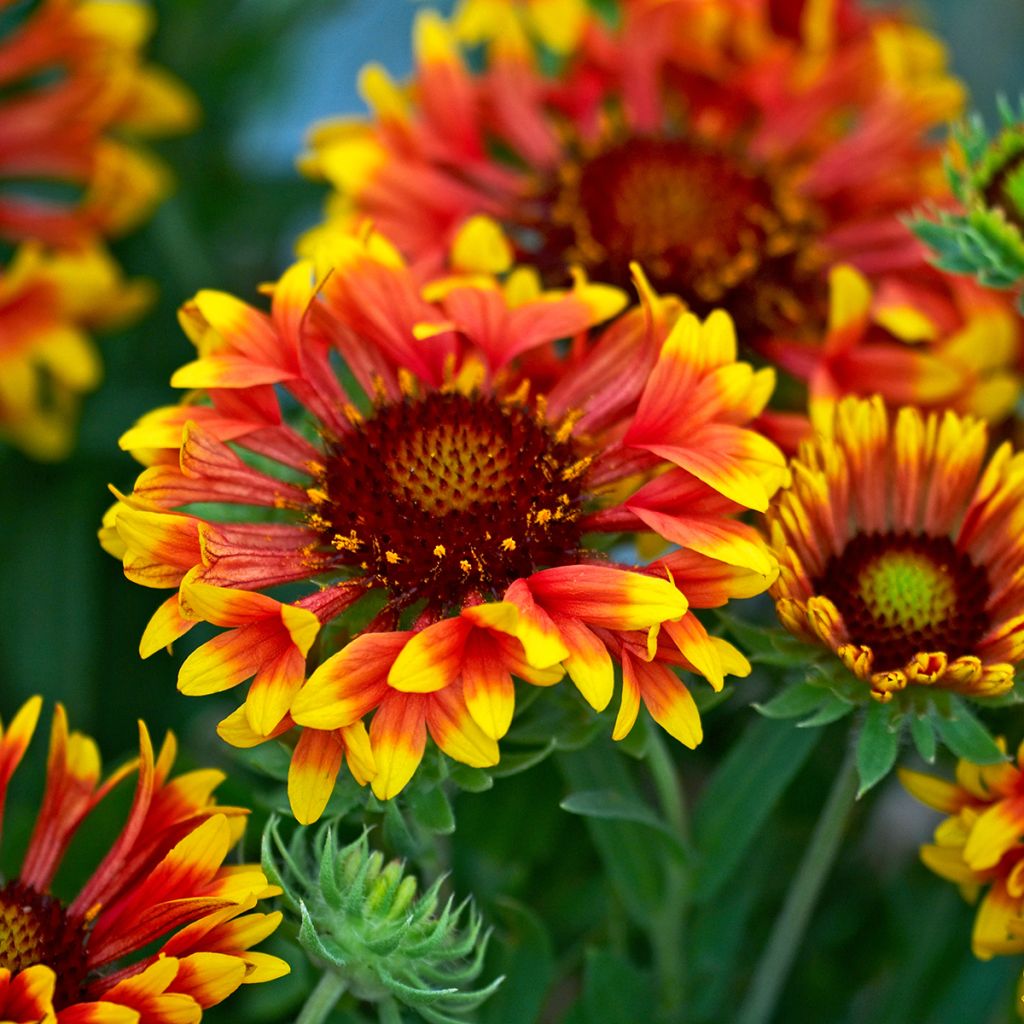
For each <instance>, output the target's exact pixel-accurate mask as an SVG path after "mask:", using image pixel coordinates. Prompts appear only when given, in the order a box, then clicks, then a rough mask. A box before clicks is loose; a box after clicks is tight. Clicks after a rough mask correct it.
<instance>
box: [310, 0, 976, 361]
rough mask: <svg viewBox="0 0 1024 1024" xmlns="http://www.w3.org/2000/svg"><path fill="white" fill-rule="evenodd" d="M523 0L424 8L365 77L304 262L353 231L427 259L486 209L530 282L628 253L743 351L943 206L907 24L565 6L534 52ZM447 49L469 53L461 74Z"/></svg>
mask: <svg viewBox="0 0 1024 1024" xmlns="http://www.w3.org/2000/svg"><path fill="white" fill-rule="evenodd" d="M540 7H542V5H540V4H537V5H534V4H530V3H525V2H522V0H519V2H516V0H504V2H500V0H469V3H468V4H466V5H465V6H464V7H463V9H462V10H461V12H460V14H459V15H458V16H457V17H456V19H455V21H454V22H453V24H448V23H446V22H445V21H443V20H442V19H441V18H439V17H438V16H437V15H435V14H432V13H425V14H423V15H422V16H421V17H420V19H419V21H418V23H417V28H416V57H417V69H416V73H415V75H414V77H413V79H412V81H411V82H410V83H409V84H408V85H407V86H406V85H398V84H396V83H394V82H392V81H391V80H390V79H389V78H388V77H387V75H386V73H385V72H384V71H383V70H382V69H381V68H379V67H376V66H371V67H369V68H367V69H366V70H365V72H364V75H363V79H362V89H363V93H364V95H365V97H366V99H367V101H368V103H369V105H370V106H371V108H372V110H373V118H372V120H371V121H370V122H369V123H364V122H361V121H358V120H352V119H344V120H336V121H329V122H326V123H324V124H322V125H320V126H318V127H317V128H316V129H315V130H314V132H313V133H312V136H311V139H310V148H309V152H308V153H307V154H306V156H305V158H304V161H303V167H304V169H305V171H306V172H307V173H308V174H310V175H312V176H315V177H319V178H322V179H325V180H326V181H328V182H329V183H330V184H331V185H332V186H333V187H334V189H335V193H334V197H333V198H332V200H331V201H330V204H329V214H328V219H327V222H326V224H325V225H324V226H322V227H321V228H320V229H318V230H316V231H314V232H312V233H311V235H310V236H309V237H308V238H307V240H306V245H307V246H308V247H309V248H308V250H306V251H313V249H314V248H315V245H316V243H317V240H318V239H323V238H324V236H325V235H326V236H330V234H331V233H332V231H333V230H335V229H342V230H346V229H347V228H348V227H349V226H350V225H351V223H352V221H353V220H358V219H360V218H362V217H368V218H370V219H371V220H372V221H373V223H374V224H375V225H377V227H379V228H380V229H381V230H382V231H383V232H384V233H385V234H386V235H388V237H390V238H391V239H392V240H393V241H394V242H395V243H396V244H397V245H398V247H399V248H400V249H401V251H402V252H403V253H404V254H405V255H406V256H407V257H408V258H410V259H411V260H412V261H414V262H416V263H420V262H425V263H426V264H428V265H431V266H435V267H436V266H439V265H441V264H442V262H443V260H444V259H445V257H446V254H447V249H448V246H449V245H450V243H451V241H452V239H453V238H454V237H455V236H456V235H457V233H458V232H459V230H460V229H461V227H462V225H464V224H465V222H466V219H467V218H468V217H470V216H473V215H476V214H483V215H487V216H489V217H492V218H494V219H495V220H496V221H497V222H498V223H499V224H500V225H501V227H502V228H503V230H504V231H505V232H506V234H507V235H508V236H509V238H510V239H511V240H512V242H513V243H514V245H515V247H516V252H517V257H518V259H519V260H520V261H521V262H523V263H529V264H532V265H534V266H536V267H538V268H539V269H540V271H541V273H542V275H543V277H544V280H545V281H546V282H547V283H549V284H562V283H563V282H564V279H565V275H566V267H568V266H570V265H573V264H577V265H580V266H582V267H584V268H585V269H586V271H587V272H588V274H589V275H590V276H591V277H592V278H594V279H596V280H599V281H602V282H606V283H612V284H617V285H625V284H626V283H627V282H628V278H629V266H630V264H631V262H632V261H633V260H636V261H638V262H639V263H640V264H641V265H642V266H643V267H644V268H645V271H646V272H647V273H648V275H649V276H650V278H651V280H652V282H653V283H654V284H655V285H656V286H657V287H659V288H661V289H662V290H665V291H669V292H672V293H674V294H678V295H680V296H681V297H682V298H683V299H684V300H685V302H686V303H687V304H688V306H689V307H690V308H691V309H693V310H694V311H695V312H698V313H700V314H704V313H706V312H707V311H709V310H710V309H712V308H715V307H719V306H720V307H722V308H724V309H726V310H727V311H728V312H729V313H730V315H731V316H732V318H733V320H734V322H735V323H736V326H737V330H738V331H739V334H740V337H741V339H743V340H744V342H745V343H747V344H753V343H755V342H756V341H757V340H758V339H759V338H760V337H761V336H764V335H768V336H774V335H778V334H782V335H788V334H791V333H793V332H801V331H804V332H809V333H811V334H812V335H813V333H814V332H815V331H816V330H817V329H818V328H819V327H820V326H821V325H823V323H824V321H825V307H826V305H827V296H826V295H825V288H824V282H823V279H822V274H821V271H822V269H823V268H825V267H826V266H828V265H830V264H831V263H833V262H835V261H836V260H837V259H847V260H850V261H853V262H856V263H857V264H858V266H860V267H861V268H862V269H869V268H870V269H872V270H877V269H880V268H883V267H886V266H897V265H904V264H906V263H908V262H913V263H915V264H920V262H921V254H920V250H919V247H918V246H917V245H916V243H915V242H914V240H913V239H912V237H911V236H910V235H909V233H908V232H906V231H905V230H904V229H903V228H902V226H901V225H900V224H899V223H898V222H897V220H896V219H895V217H894V213H895V212H897V211H901V210H904V209H906V208H908V207H909V206H911V205H913V204H914V203H919V202H920V201H921V200H922V198H925V197H929V196H936V195H940V194H944V187H945V186H944V184H943V181H942V175H941V171H940V167H939V163H938V158H937V152H936V147H935V146H934V145H933V144H932V143H931V142H929V141H927V134H928V132H929V130H930V129H931V128H933V127H934V126H936V125H937V124H939V123H942V122H944V121H945V120H947V119H948V118H949V117H950V116H952V115H954V114H955V113H956V111H957V110H958V109H959V107H960V104H961V100H962V97H961V92H962V90H961V88H960V86H959V85H958V84H957V83H956V82H955V81H954V80H952V79H950V78H949V77H948V76H947V75H946V73H945V71H944V60H945V58H944V54H943V51H942V47H941V45H940V44H939V43H938V42H937V41H936V40H934V39H933V38H932V37H930V36H929V35H927V34H926V33H925V32H924V31H923V30H921V29H919V28H916V27H915V26H913V25H912V24H909V23H907V22H905V21H903V20H901V19H900V18H898V17H896V16H894V15H887V14H882V13H878V12H875V11H872V12H868V11H864V10H861V8H860V6H859V5H858V4H856V3H852V2H842V3H833V2H831V0H807V2H797V0H789V2H787V0H752V2H749V3H742V4H738V3H736V2H735V0H709V2H702V3H695V2H693V0H626V2H623V3H621V4H619V10H618V13H617V21H616V23H615V24H614V25H611V24H609V23H608V22H607V21H605V20H604V19H603V17H602V16H601V15H600V14H599V13H597V12H596V11H595V10H594V9H592V8H590V7H588V5H587V4H585V3H582V2H581V0H577V2H575V3H561V2H560V3H559V4H558V7H559V8H566V9H571V11H572V12H573V16H572V18H570V19H568V20H567V21H566V24H567V25H569V24H571V30H570V31H569V32H568V35H567V38H566V40H563V41H562V43H561V51H564V52H560V50H559V47H557V46H555V47H553V46H551V44H550V43H548V45H547V48H546V50H545V51H544V52H545V54H546V57H542V55H541V52H539V51H538V47H537V46H536V45H534V40H535V39H537V38H538V37H541V42H544V39H543V36H544V33H543V31H542V30H541V29H538V27H537V23H536V17H535V15H536V10H537V8H540ZM517 26H518V28H517ZM460 37H461V38H460ZM463 39H464V40H466V41H467V42H468V43H471V44H475V43H479V42H480V41H481V40H486V41H487V45H486V46H485V47H484V51H483V54H482V56H481V61H482V66H481V68H480V70H473V69H472V68H471V64H470V62H469V60H468V59H467V56H466V52H465V48H464V46H463V45H462V40H463ZM552 50H554V51H555V52H554V55H552V53H551V51H552ZM552 56H553V57H554V58H556V59H546V58H552ZM552 68H553V70H552Z"/></svg>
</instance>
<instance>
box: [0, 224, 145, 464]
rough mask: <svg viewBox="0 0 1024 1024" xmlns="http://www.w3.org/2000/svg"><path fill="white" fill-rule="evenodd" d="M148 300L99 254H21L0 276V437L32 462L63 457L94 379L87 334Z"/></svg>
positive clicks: (141, 286)
mask: <svg viewBox="0 0 1024 1024" xmlns="http://www.w3.org/2000/svg"><path fill="white" fill-rule="evenodd" d="M149 297H150V289H149V288H148V286H147V285H146V284H145V283H143V282H126V281H124V280H123V278H122V277H121V273H120V270H119V268H118V266H117V264H116V263H115V262H114V261H113V260H112V259H111V258H110V257H109V256H108V255H107V254H106V252H105V251H104V250H103V249H101V248H99V247H88V248H84V249H80V250H76V251H65V252H46V251H44V250H42V249H40V248H39V247H38V246H35V245H31V244H28V243H26V244H25V245H23V246H21V247H20V248H19V249H18V251H17V253H16V254H15V257H14V259H13V260H12V262H11V264H10V266H9V267H7V268H6V270H2V271H0V437H2V438H4V439H5V440H8V441H11V442H13V443H14V444H17V445H18V446H19V447H21V448H23V449H24V450H25V451H26V452H28V453H29V454H31V455H33V456H35V457H36V458H44V459H53V458H60V457H62V456H64V455H66V454H67V451H68V448H69V446H70V444H71V441H72V437H73V433H74V426H75V422H76V420H77V415H78V405H79V401H80V398H81V396H82V395H83V394H84V393H85V392H87V391H90V390H91V389H92V388H94V387H96V385H97V384H98V383H99V379H100V373H101V370H100V364H99V356H98V354H97V353H96V351H95V348H94V346H93V343H92V340H91V339H90V337H89V335H90V332H92V331H93V330H95V329H98V328H104V327H113V326H115V325H117V324H118V323H120V322H121V321H123V320H127V319H131V318H132V317H133V316H134V315H135V314H136V313H137V312H138V311H139V310H140V309H142V308H143V307H144V306H145V305H146V304H147V303H148V301H149Z"/></svg>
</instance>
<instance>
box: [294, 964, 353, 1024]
mask: <svg viewBox="0 0 1024 1024" xmlns="http://www.w3.org/2000/svg"><path fill="white" fill-rule="evenodd" d="M347 986H348V982H347V981H346V980H345V979H344V978H343V977H342V976H341V975H340V974H335V973H334V971H326V972H325V973H324V975H323V977H322V978H321V979H320V980H319V981H318V982H317V986H316V988H315V989H313V991H312V992H310V994H309V998H308V999H307V1000H306V1003H305V1005H304V1006H303V1007H302V1012H301V1013H300V1014H299V1015H298V1017H296V1018H295V1024H321V1021H325V1020H327V1017H328V1016H329V1014H330V1012H331V1010H333V1009H334V1007H335V1005H336V1004H337V1002H338V1000H339V999H340V998H341V997H342V996H343V995H344V994H345V989H346V987H347Z"/></svg>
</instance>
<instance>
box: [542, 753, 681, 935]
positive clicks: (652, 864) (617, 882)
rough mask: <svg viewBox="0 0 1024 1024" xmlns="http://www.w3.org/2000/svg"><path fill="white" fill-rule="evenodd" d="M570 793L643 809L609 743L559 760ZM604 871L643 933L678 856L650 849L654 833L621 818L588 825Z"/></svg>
mask: <svg viewBox="0 0 1024 1024" xmlns="http://www.w3.org/2000/svg"><path fill="white" fill-rule="evenodd" d="M556 761H557V763H558V766H559V768H560V769H561V770H562V773H563V775H564V776H565V779H566V782H567V783H568V785H569V787H570V789H572V790H574V791H576V792H577V793H584V792H587V791H594V790H602V791H606V792H607V791H611V792H614V793H615V794H617V796H616V799H617V800H618V801H619V805H620V806H621V805H640V804H641V803H642V797H641V796H640V793H639V791H638V789H637V787H636V786H635V784H634V783H633V779H632V777H631V776H630V773H629V771H628V770H627V767H626V764H627V762H626V761H625V759H624V758H623V757H622V756H621V755H620V754H619V753H618V751H617V750H616V749H615V747H614V745H613V744H612V742H611V741H610V740H599V741H597V742H595V743H593V744H591V746H589V747H586V748H584V749H583V750H578V751H574V752H573V753H571V754H559V755H558V756H557V758H556ZM584 820H585V821H586V823H587V831H588V832H589V833H590V837H591V839H592V840H593V842H594V846H595V847H596V848H597V852H598V854H599V856H600V857H601V863H602V864H603V866H604V875H605V877H606V878H607V880H608V882H609V883H610V884H611V886H612V887H613V888H614V890H615V893H616V895H617V896H618V898H619V900H620V901H621V903H622V905H623V907H624V908H625V909H626V911H627V912H628V913H629V915H630V917H632V919H633V920H634V922H635V923H636V924H637V925H638V926H640V927H641V928H647V927H649V926H650V921H651V917H652V916H653V915H654V914H656V913H657V912H658V911H659V909H660V908H661V907H662V906H663V904H664V891H665V879H666V870H665V869H666V865H665V857H666V853H668V855H669V856H671V857H672V859H673V860H674V861H676V862H678V861H679V859H680V858H679V855H678V852H677V851H676V850H674V849H673V848H672V847H670V846H669V845H668V844H665V843H652V842H651V838H650V830H649V829H648V828H646V827H644V826H645V824H646V823H640V822H637V821H634V820H626V819H623V818H621V817H596V816H594V815H588V816H587V817H586V818H585V819H584Z"/></svg>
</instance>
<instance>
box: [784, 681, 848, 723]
mask: <svg viewBox="0 0 1024 1024" xmlns="http://www.w3.org/2000/svg"><path fill="white" fill-rule="evenodd" d="M853 708H854V705H853V704H851V703H850V702H849V701H845V700H843V699H842V698H841V697H837V696H836V695H835V694H834V693H833V692H832V691H831V690H829V691H827V692H826V693H825V695H824V698H823V699H822V701H821V703H820V704H819V705H818V710H817V711H815V712H814V714H813V715H811V716H810V717H808V718H805V719H804V720H803V721H802V722H797V723H796V727H797V728H798V729H817V728H819V727H820V726H823V725H831V724H832V723H833V722H838V721H839V719H840V718H845V717H846V716H847V715H848V714H850V712H851V711H853Z"/></svg>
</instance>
